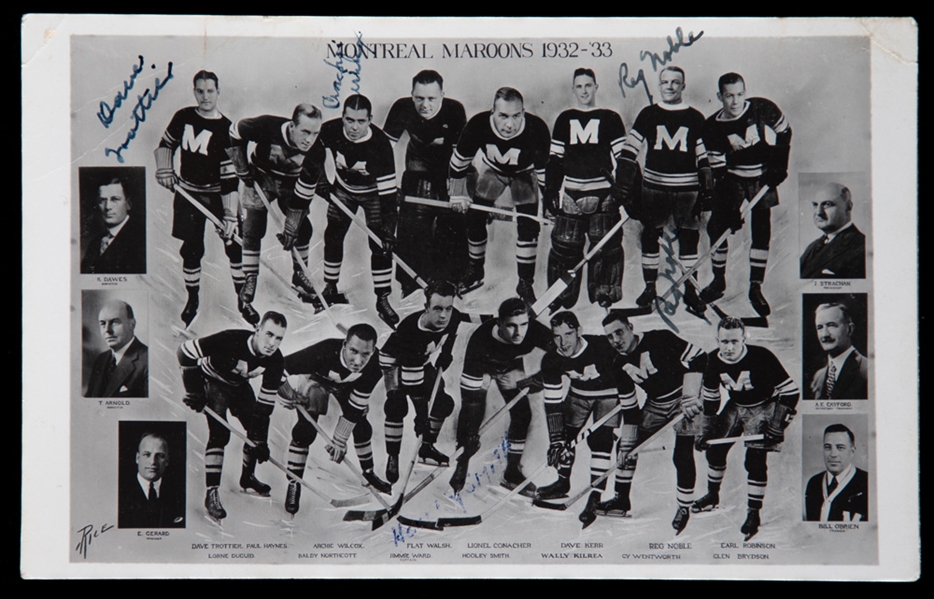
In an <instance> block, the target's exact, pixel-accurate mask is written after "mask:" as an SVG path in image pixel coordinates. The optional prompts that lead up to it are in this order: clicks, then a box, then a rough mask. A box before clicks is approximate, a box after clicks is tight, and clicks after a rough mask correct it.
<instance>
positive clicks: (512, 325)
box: [499, 314, 529, 345]
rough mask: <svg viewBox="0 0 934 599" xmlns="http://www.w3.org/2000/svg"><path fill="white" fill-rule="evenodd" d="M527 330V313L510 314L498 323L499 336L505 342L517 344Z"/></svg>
mask: <svg viewBox="0 0 934 599" xmlns="http://www.w3.org/2000/svg"><path fill="white" fill-rule="evenodd" d="M528 332H529V315H528V314H519V315H518V316H510V317H509V318H507V319H505V320H503V321H502V322H501V323H500V324H499V336H500V337H501V338H502V339H503V341H505V342H506V343H512V344H513V345H519V344H520V343H522V342H523V341H524V340H525V336H526V334H527V333H528Z"/></svg>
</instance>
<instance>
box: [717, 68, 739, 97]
mask: <svg viewBox="0 0 934 599" xmlns="http://www.w3.org/2000/svg"><path fill="white" fill-rule="evenodd" d="M734 83H742V84H743V87H746V80H745V79H743V76H742V75H740V74H739V73H727V74H725V75H720V79H719V80H717V89H719V90H720V93H721V94H722V93H723V88H724V87H726V86H727V85H733V84H734Z"/></svg>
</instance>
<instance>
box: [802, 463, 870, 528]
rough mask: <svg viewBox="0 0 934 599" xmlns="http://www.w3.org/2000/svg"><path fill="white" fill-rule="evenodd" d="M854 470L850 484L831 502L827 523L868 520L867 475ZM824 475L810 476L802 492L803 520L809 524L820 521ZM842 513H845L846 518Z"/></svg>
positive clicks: (857, 469) (822, 473)
mask: <svg viewBox="0 0 934 599" xmlns="http://www.w3.org/2000/svg"><path fill="white" fill-rule="evenodd" d="M855 470H856V473H855V474H854V475H853V478H851V479H850V482H849V483H847V484H846V486H844V487H843V489H841V490H840V492H839V493H837V494H836V496H835V497H833V499H832V500H831V502H830V512H829V514H828V517H827V521H828V522H843V521H844V520H846V521H857V522H867V521H868V520H869V474H868V473H867V472H866V471H865V470H860V469H859V468H856V469H855ZM824 474H825V473H824V472H821V473H820V474H815V475H814V476H812V477H811V480H809V481H808V484H807V488H806V489H805V491H804V519H805V520H807V521H809V522H819V521H820V519H821V518H820V516H821V508H822V507H823V505H824V489H823V486H824ZM828 499H830V498H829V497H828ZM844 512H846V513H847V517H846V518H844V515H843V514H844Z"/></svg>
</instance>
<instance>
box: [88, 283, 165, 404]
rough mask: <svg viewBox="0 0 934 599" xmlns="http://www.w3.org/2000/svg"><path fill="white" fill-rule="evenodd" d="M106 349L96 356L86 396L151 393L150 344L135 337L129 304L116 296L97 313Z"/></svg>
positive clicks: (130, 395) (134, 320)
mask: <svg viewBox="0 0 934 599" xmlns="http://www.w3.org/2000/svg"><path fill="white" fill-rule="evenodd" d="M98 320H99V324H100V327H101V336H102V337H103V338H104V343H106V344H107V347H109V348H110V349H108V350H107V351H105V352H103V353H101V354H100V355H99V356H97V358H95V359H94V366H93V367H92V368H91V376H90V377H89V379H88V386H87V390H86V392H85V394H84V396H85V397H148V396H149V348H148V347H146V346H145V345H143V343H142V342H141V341H140V340H139V339H137V338H136V335H135V334H134V332H135V331H136V319H135V318H134V317H133V307H132V306H130V304H128V303H126V302H124V301H120V300H114V301H112V302H108V303H107V304H105V305H104V307H103V308H101V311H100V315H99V317H98Z"/></svg>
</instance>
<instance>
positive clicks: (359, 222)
mask: <svg viewBox="0 0 934 599" xmlns="http://www.w3.org/2000/svg"><path fill="white" fill-rule="evenodd" d="M330 201H331V203H333V204H334V205H335V206H337V207H338V208H340V209H341V212H343V213H344V214H346V215H347V216H348V217H350V219H351V220H352V221H353V222H355V223H357V225H359V226H360V228H361V229H363V230H364V231H366V234H367V236H368V237H369V238H370V239H372V240H373V242H374V243H376V245H378V246H379V247H383V240H382V239H380V238H379V235H377V234H376V233H374V232H373V231H372V230H371V229H370V228H369V227H368V226H367V225H366V222H364V221H363V220H362V219H361V218H360V217H359V216H357V214H356V213H354V212H351V211H350V208H348V207H347V205H346V204H344V202H342V201H341V200H340V198H338V197H337V196H336V195H334V194H333V193H332V194H330ZM392 260H393V262H395V263H396V264H398V265H399V268H401V269H402V270H404V271H405V273H406V274H407V275H409V276H410V277H412V279H414V280H415V282H416V283H417V284H418V286H419V287H421V288H422V289H424V288H425V287H428V283H426V282H425V281H424V279H422V278H421V277H420V276H418V273H417V272H415V270H413V269H412V267H410V266H409V265H408V264H406V263H405V262H404V261H403V260H402V258H400V257H399V256H397V255H396V253H395V252H393V253H392Z"/></svg>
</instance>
